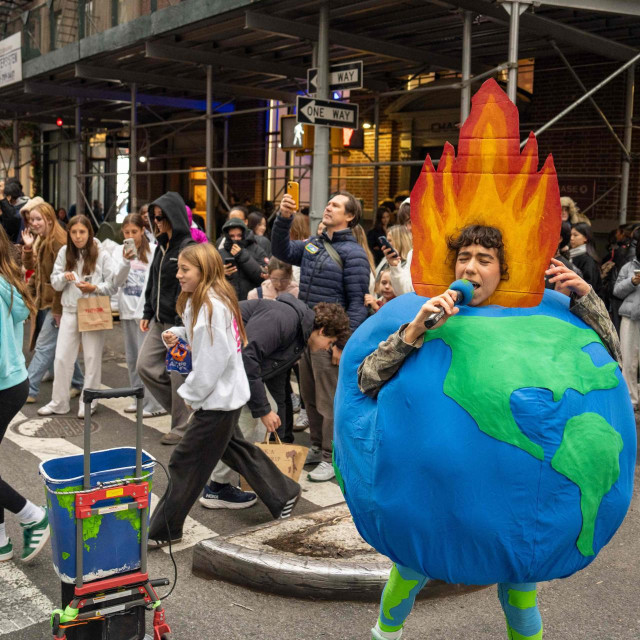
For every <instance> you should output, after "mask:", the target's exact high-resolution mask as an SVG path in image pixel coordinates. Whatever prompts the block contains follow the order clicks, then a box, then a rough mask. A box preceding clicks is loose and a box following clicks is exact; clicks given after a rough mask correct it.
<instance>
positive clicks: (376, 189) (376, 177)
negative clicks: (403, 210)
mask: <svg viewBox="0 0 640 640" xmlns="http://www.w3.org/2000/svg"><path fill="white" fill-rule="evenodd" d="M373 126H374V134H373V135H374V136H375V137H374V139H373V161H374V162H379V161H380V157H379V153H380V133H379V131H380V98H379V97H378V96H376V99H375V102H374V103H373ZM378 202H380V167H379V166H378V165H377V164H376V165H374V167H373V219H374V221H375V218H376V211H377V210H378Z"/></svg>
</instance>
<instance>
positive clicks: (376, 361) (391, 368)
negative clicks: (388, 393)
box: [358, 323, 424, 398]
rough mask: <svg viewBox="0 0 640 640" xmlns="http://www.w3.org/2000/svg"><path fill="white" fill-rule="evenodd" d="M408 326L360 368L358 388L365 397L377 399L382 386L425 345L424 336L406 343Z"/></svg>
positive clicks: (400, 330) (391, 336) (382, 344)
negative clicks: (409, 357)
mask: <svg viewBox="0 0 640 640" xmlns="http://www.w3.org/2000/svg"><path fill="white" fill-rule="evenodd" d="M407 324H408V323H406V324H403V325H402V326H401V327H400V328H399V329H398V330H397V331H396V332H395V333H392V334H391V335H390V336H389V337H388V338H387V339H386V340H385V341H384V342H381V343H380V344H379V345H378V348H377V349H376V350H375V351H374V352H373V353H370V354H369V355H368V356H367V357H366V358H365V359H364V360H363V361H362V364H361V365H360V366H359V367H358V386H359V387H360V391H362V393H364V394H365V395H367V396H369V397H371V398H375V397H376V396H377V395H378V391H380V388H381V387H382V385H383V384H384V383H385V382H387V380H390V379H391V378H393V376H394V375H395V374H396V372H397V371H398V369H400V367H401V366H402V363H403V362H404V361H405V359H406V357H407V356H408V355H409V354H410V353H412V352H413V351H415V349H419V348H420V347H421V346H422V344H423V343H424V336H420V337H419V338H417V339H416V341H415V342H413V343H412V344H409V343H407V342H405V341H404V330H405V329H406V328H407Z"/></svg>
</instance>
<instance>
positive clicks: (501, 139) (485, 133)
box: [411, 80, 561, 307]
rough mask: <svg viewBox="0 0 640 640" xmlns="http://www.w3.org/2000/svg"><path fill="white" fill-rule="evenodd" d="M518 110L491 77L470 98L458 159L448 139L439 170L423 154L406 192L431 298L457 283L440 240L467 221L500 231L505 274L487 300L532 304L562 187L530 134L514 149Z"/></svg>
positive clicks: (549, 252)
mask: <svg viewBox="0 0 640 640" xmlns="http://www.w3.org/2000/svg"><path fill="white" fill-rule="evenodd" d="M519 133H520V131H519V117H518V109H517V108H516V106H515V105H514V104H513V102H511V100H509V98H508V97H507V95H506V94H505V92H504V91H503V90H502V89H501V88H500V86H499V85H498V83H497V82H496V81H495V80H487V81H486V82H485V83H484V84H483V85H482V87H481V88H480V90H479V91H478V92H477V93H476V94H475V96H474V97H473V106H472V109H471V114H470V115H469V117H468V118H467V120H466V121H465V123H464V125H463V126H462V129H461V131H460V141H459V148H458V157H457V158H456V156H455V150H454V148H453V146H452V145H451V144H449V143H448V142H447V143H446V144H445V146H444V151H443V154H442V158H441V159H440V163H439V164H438V170H437V171H436V170H435V169H434V168H433V163H432V162H431V158H430V157H429V156H427V159H426V160H425V163H424V166H423V167H422V172H421V173H420V177H419V178H418V181H417V182H416V184H415V186H414V188H413V190H412V192H411V223H412V224H411V227H412V231H413V247H414V253H413V261H412V264H411V276H412V279H413V284H414V287H415V290H416V292H417V293H418V295H423V296H429V297H430V296H434V295H438V294H440V293H442V292H443V291H445V290H446V289H447V287H448V286H449V284H451V282H452V281H453V280H455V275H454V271H453V266H452V264H451V262H450V260H449V259H448V258H449V256H448V251H447V245H446V239H447V237H449V236H452V235H456V234H457V233H458V232H459V231H460V230H461V229H462V228H463V227H465V226H467V225H469V224H482V225H487V226H493V227H497V228H498V229H500V231H501V232H502V236H503V240H504V244H505V256H506V261H507V265H508V267H509V278H508V280H503V281H501V282H500V285H499V286H498V288H497V290H496V292H495V293H494V294H493V295H492V296H491V298H490V299H489V300H488V302H487V303H488V304H498V305H502V306H505V307H533V306H536V305H538V304H539V303H540V301H541V299H542V294H543V292H544V271H545V269H547V268H548V266H549V262H550V260H551V258H552V257H553V256H554V255H555V253H556V249H557V247H558V242H559V240H560V225H561V215H560V191H559V188H558V179H557V176H556V171H555V168H554V166H553V158H552V157H551V156H549V157H548V158H547V160H546V162H545V163H544V166H543V167H542V169H541V170H540V171H538V170H537V169H538V143H537V142H536V139H535V136H534V135H533V133H531V134H530V135H529V140H528V141H527V144H526V146H525V147H524V149H523V150H522V153H520V140H519Z"/></svg>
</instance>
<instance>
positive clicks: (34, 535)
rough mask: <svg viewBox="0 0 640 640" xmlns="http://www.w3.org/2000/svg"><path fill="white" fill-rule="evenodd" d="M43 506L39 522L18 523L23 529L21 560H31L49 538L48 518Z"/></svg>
mask: <svg viewBox="0 0 640 640" xmlns="http://www.w3.org/2000/svg"><path fill="white" fill-rule="evenodd" d="M43 508H44V518H42V520H40V522H35V523H33V524H23V525H20V526H21V527H22V529H23V531H22V537H23V539H24V544H23V546H22V561H23V562H31V560H33V559H34V558H35V557H36V556H37V555H38V554H39V553H40V552H41V551H42V550H43V549H44V546H45V545H46V544H47V540H49V518H48V517H47V509H46V508H45V507H43Z"/></svg>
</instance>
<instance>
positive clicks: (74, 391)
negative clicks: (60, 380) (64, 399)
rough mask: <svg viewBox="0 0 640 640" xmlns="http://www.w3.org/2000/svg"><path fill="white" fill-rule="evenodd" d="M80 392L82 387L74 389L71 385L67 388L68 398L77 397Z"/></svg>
mask: <svg viewBox="0 0 640 640" xmlns="http://www.w3.org/2000/svg"><path fill="white" fill-rule="evenodd" d="M81 393H82V389H76V388H75V387H71V389H69V397H70V398H77V397H78V396H79V395H80V394H81Z"/></svg>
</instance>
